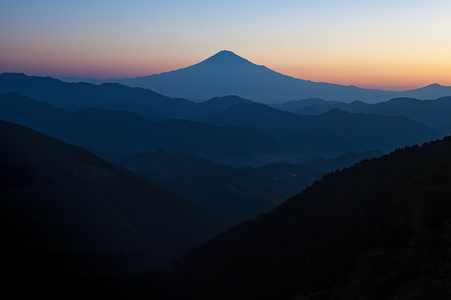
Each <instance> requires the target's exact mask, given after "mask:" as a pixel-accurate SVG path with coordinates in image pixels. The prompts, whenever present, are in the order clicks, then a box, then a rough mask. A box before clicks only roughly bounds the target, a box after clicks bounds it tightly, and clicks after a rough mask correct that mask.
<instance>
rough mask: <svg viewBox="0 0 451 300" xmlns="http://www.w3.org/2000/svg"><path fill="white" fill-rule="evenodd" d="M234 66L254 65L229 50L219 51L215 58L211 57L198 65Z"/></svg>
mask: <svg viewBox="0 0 451 300" xmlns="http://www.w3.org/2000/svg"><path fill="white" fill-rule="evenodd" d="M225 63H227V64H233V65H235V66H236V65H238V64H252V65H254V64H253V63H251V62H250V61H248V60H247V59H245V58H242V57H241V56H239V55H236V54H235V53H233V52H232V51H229V50H222V51H219V52H218V53H216V54H215V55H213V56H210V57H209V58H207V59H206V60H204V61H202V62H200V63H198V64H197V65H201V64H225ZM195 66H196V65H195Z"/></svg>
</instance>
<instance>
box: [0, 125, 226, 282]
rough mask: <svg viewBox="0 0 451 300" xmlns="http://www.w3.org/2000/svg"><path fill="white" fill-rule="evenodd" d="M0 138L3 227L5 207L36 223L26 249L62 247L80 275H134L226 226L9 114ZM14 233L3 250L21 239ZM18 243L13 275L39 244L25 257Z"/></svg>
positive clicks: (59, 249)
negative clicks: (14, 121)
mask: <svg viewBox="0 0 451 300" xmlns="http://www.w3.org/2000/svg"><path fill="white" fill-rule="evenodd" d="M0 141H1V145H2V147H1V148H0V154H1V155H0V179H1V180H0V182H1V183H0V199H1V201H0V207H1V212H2V223H1V224H2V230H5V227H4V226H6V225H8V223H5V220H7V218H6V217H7V216H8V215H11V216H13V215H14V216H15V217H16V221H15V222H18V224H19V225H18V226H21V227H23V228H27V226H31V225H32V224H34V227H33V230H32V231H31V235H30V240H29V242H30V247H29V248H28V249H29V250H32V249H41V250H39V251H44V253H45V251H49V252H50V253H51V252H52V251H56V252H58V253H60V254H61V255H62V256H63V257H64V258H65V263H67V264H68V268H69V269H71V270H74V271H75V272H76V273H77V274H79V275H80V276H82V277H94V278H95V277H108V278H110V277H111V278H115V277H120V278H127V277H131V276H137V275H139V274H141V273H142V272H144V271H148V270H150V269H152V268H155V267H162V266H164V265H167V264H168V263H170V262H171V261H172V260H173V259H175V258H176V257H177V256H179V255H181V254H183V253H184V252H186V251H187V250H189V249H191V248H193V247H195V246H197V245H199V244H200V243H202V242H204V241H206V240H207V239H209V238H211V237H213V236H214V235H216V234H217V233H219V232H220V231H221V229H222V228H223V227H222V225H220V224H219V223H218V222H217V221H216V220H215V219H213V218H212V217H211V216H210V215H208V214H206V213H205V212H204V211H202V210H200V209H199V208H197V207H195V206H193V205H191V204H189V203H188V202H187V201H185V200H183V199H181V198H180V197H178V196H176V195H175V194H173V193H171V192H169V191H167V190H165V189H163V188H161V187H159V186H157V185H155V184H153V183H151V182H150V181H147V180H145V179H143V178H141V177H139V176H137V175H135V174H134V173H132V172H131V171H128V170H126V169H124V168H121V167H118V166H116V165H113V164H111V163H109V162H106V161H104V160H102V159H100V158H98V157H97V156H95V155H93V154H91V153H89V152H88V151H85V150H82V149H80V148H78V147H75V146H71V145H68V144H66V143H63V142H60V141H58V140H55V139H53V138H50V137H48V136H46V135H43V134H41V133H38V132H36V131H33V130H31V129H28V128H25V127H22V126H20V125H16V124H12V123H9V122H5V121H0ZM9 225H11V224H9ZM2 237H3V236H2ZM11 238H12V240H11V241H8V242H7V243H6V244H4V245H3V247H2V248H3V249H2V251H8V249H9V250H11V251H14V249H15V248H14V247H15V246H17V243H20V242H21V241H20V239H19V238H20V236H19V237H17V236H11ZM16 238H17V239H19V240H15V239H16ZM16 250H17V251H19V252H18V253H15V254H14V253H9V254H10V255H11V257H10V258H11V259H12V261H11V262H9V266H10V267H11V268H12V269H7V270H9V271H10V272H11V274H10V276H11V277H15V276H18V277H20V276H24V278H25V277H27V276H28V275H30V276H31V275H32V274H26V271H23V268H25V269H26V270H29V269H27V268H28V267H29V266H27V265H22V262H21V261H20V260H21V259H24V260H25V261H26V259H27V258H31V257H33V255H34V252H33V251H32V252H30V253H28V254H27V253H23V255H24V257H21V255H22V254H21V252H20V251H23V250H25V249H16ZM36 251H38V250H36ZM4 254H5V253H4ZM14 255H17V257H15V256H14ZM27 255H30V256H27ZM14 258H17V259H18V260H14ZM15 264H17V265H15ZM2 271H5V270H2ZM21 272H23V273H21ZM37 272H39V270H38V271H37ZM41 272H44V271H42V270H41ZM21 274H22V275H21ZM35 275H39V273H37V274H35Z"/></svg>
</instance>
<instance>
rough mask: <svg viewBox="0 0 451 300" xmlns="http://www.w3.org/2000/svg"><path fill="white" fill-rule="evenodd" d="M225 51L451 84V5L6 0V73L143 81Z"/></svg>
mask: <svg viewBox="0 0 451 300" xmlns="http://www.w3.org/2000/svg"><path fill="white" fill-rule="evenodd" d="M220 50H231V51H233V52H235V53H236V54H238V55H240V56H242V57H244V58H246V59H248V60H250V61H251V62H253V63H256V64H259V65H265V66H267V67H268V68H271V69H273V70H275V71H277V72H280V73H283V74H286V75H290V76H293V77H297V78H302V79H309V80H313V81H326V82H333V83H339V84H345V85H357V86H361V87H374V88H384V89H393V90H394V89H397V90H403V89H410V88H417V87H421V86H425V85H428V84H431V83H440V84H442V85H448V86H451V1H450V0H429V1H416V0H408V1H407V0H391V1H385V0H379V1H372V0H370V1H361V0H360V1H351V0H343V1H339V0H336V1H331V0H316V1H302V0H301V1H299V0H298V1H288V0H285V1H284V0H278V1H275V0H258V1H257V0H248V1H246V0H240V1H239V0H229V1H227V0H222V1H219V0H218V1H216V0H208V1H204V0H191V1H181V0H161V1H149V0H146V1H144V0H143V1H132V0H131V1H116V0H109V1H106V0H100V1H95V0H91V1H85V0H78V1H64V0H58V1H57V0H0V73H3V72H23V73H26V74H27V75H39V76H53V77H62V76H73V77H92V78H123V77H135V76H144V75H151V74H154V73H161V72H166V71H170V70H173V69H179V68H183V67H187V66H189V65H192V64H195V63H197V62H200V61H201V60H204V59H206V58H207V57H209V56H211V55H213V54H215V53H216V52H218V51H220Z"/></svg>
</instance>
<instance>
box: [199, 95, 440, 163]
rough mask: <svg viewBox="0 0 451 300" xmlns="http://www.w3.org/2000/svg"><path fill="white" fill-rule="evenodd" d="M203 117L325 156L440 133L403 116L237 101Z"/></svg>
mask: <svg viewBox="0 0 451 300" xmlns="http://www.w3.org/2000/svg"><path fill="white" fill-rule="evenodd" d="M204 121H205V122H208V123H211V124H214V125H235V126H249V127H252V128H256V129H258V130H261V131H264V132H266V133H268V134H271V135H272V136H275V137H279V138H281V139H282V140H283V141H285V142H286V143H287V149H290V151H292V153H295V152H294V151H297V153H298V154H300V153H301V152H302V153H304V154H307V153H317V154H318V155H325V156H337V155H339V154H343V153H346V152H350V151H358V152H361V151H367V150H374V149H379V150H382V151H384V152H390V151H392V150H394V149H395V148H398V147H403V146H405V145H413V144H416V143H422V142H424V141H428V140H430V139H434V138H438V137H439V135H438V134H437V132H435V131H434V130H432V129H431V128H428V127H426V126H425V125H422V124H420V123H417V122H414V121H411V120H409V119H406V118H404V117H388V116H377V115H374V114H354V113H348V112H344V111H339V110H337V109H335V110H332V111H329V112H327V113H325V114H322V115H318V116H301V115H297V114H292V113H289V112H283V111H280V110H277V109H274V108H271V107H269V106H266V105H262V104H258V105H255V104H252V105H250V104H237V105H234V106H231V107H229V108H227V109H225V110H223V111H221V112H219V113H218V114H216V115H213V116H212V117H210V118H208V119H205V120H204Z"/></svg>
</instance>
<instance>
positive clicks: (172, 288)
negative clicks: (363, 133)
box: [165, 138, 451, 299]
mask: <svg viewBox="0 0 451 300" xmlns="http://www.w3.org/2000/svg"><path fill="white" fill-rule="evenodd" d="M450 272H451V138H445V139H444V140H443V141H437V142H431V143H429V144H424V145H423V146H422V147H417V146H415V147H412V148H405V149H402V150H397V151H395V152H394V153H392V154H390V155H386V156H384V157H382V158H380V159H373V160H365V161H362V162H361V163H359V164H357V165H355V166H354V167H352V168H347V169H343V170H342V171H340V172H338V171H337V172H335V173H331V174H328V175H326V176H324V177H323V178H322V180H321V181H319V182H315V183H314V184H313V185H312V186H311V187H309V188H307V189H306V190H304V191H303V192H302V193H301V194H299V195H296V196H294V197H293V198H291V199H289V200H287V201H286V202H285V203H283V204H282V205H281V206H279V207H278V208H276V209H275V210H273V211H272V212H270V213H268V214H266V215H263V216H261V217H259V218H257V219H256V220H254V221H250V222H246V223H243V224H241V225H239V226H237V227H234V228H232V229H230V230H228V231H227V232H225V233H223V234H221V235H220V236H218V237H216V238H215V239H213V240H211V241H209V242H208V243H206V244H205V245H203V246H201V247H200V248H198V249H195V250H194V251H192V252H191V253H189V254H188V255H185V256H184V257H182V258H181V259H179V260H177V261H176V262H175V263H174V264H173V265H172V267H171V268H170V270H169V272H168V273H167V286H166V287H165V291H166V295H167V296H168V297H169V298H170V299H451V288H450V287H451V273H450Z"/></svg>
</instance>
